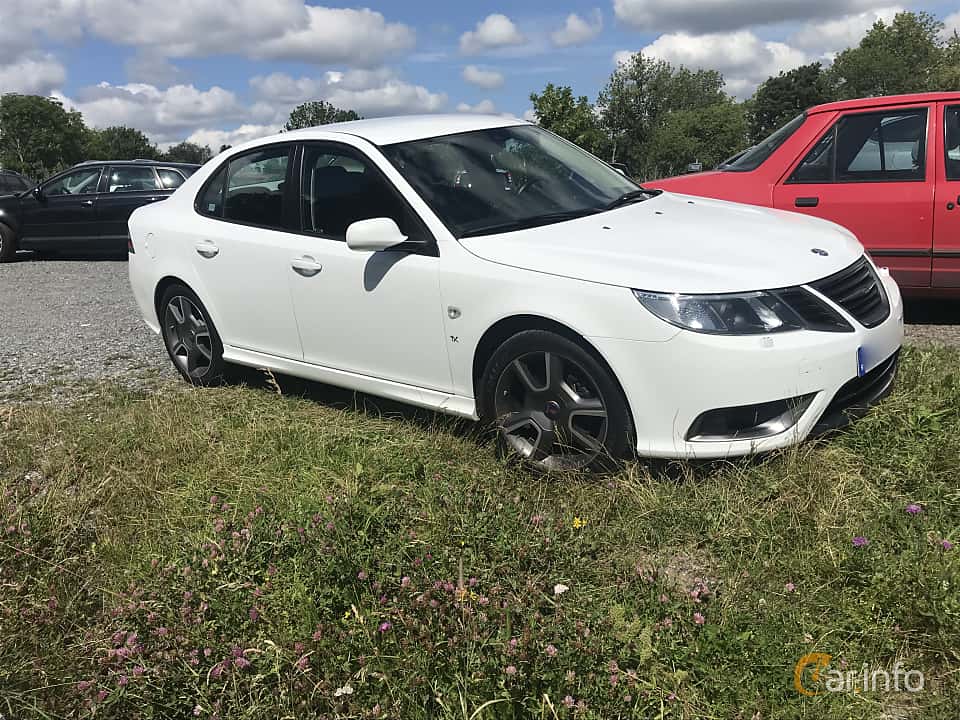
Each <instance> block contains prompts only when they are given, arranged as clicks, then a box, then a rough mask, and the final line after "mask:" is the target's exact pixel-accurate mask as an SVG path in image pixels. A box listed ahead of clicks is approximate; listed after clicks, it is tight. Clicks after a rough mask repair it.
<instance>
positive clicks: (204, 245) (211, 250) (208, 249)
mask: <svg viewBox="0 0 960 720" xmlns="http://www.w3.org/2000/svg"><path fill="white" fill-rule="evenodd" d="M193 247H194V249H195V250H196V251H197V254H198V255H200V256H201V257H205V258H207V260H209V259H210V258H214V257H216V256H217V255H218V254H219V253H220V248H218V247H217V246H216V245H214V244H213V243H212V242H210V241H209V240H201V241H200V242H198V243H197V244H196V245H194V246H193Z"/></svg>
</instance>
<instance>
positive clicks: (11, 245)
mask: <svg viewBox="0 0 960 720" xmlns="http://www.w3.org/2000/svg"><path fill="white" fill-rule="evenodd" d="M16 256H17V234H16V233H15V232H14V231H13V229H12V228H10V227H9V226H7V225H4V224H2V223H0V262H11V261H12V260H13V259H14V258H15V257H16Z"/></svg>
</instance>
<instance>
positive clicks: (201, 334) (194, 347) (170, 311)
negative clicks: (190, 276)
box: [157, 285, 225, 387]
mask: <svg viewBox="0 0 960 720" xmlns="http://www.w3.org/2000/svg"><path fill="white" fill-rule="evenodd" d="M157 317H158V319H159V320H160V333H161V335H162V336H163V344H164V345H165V346H166V348H167V354H168V355H169V356H170V361H171V362H172V363H173V366H174V367H175V368H176V369H177V372H179V373H180V375H181V376H182V377H183V379H184V380H186V381H187V382H188V383H190V384H191V385H200V386H203V387H208V386H212V385H220V384H222V383H223V381H224V367H225V365H224V361H223V343H222V342H221V341H220V335H219V334H218V333H217V329H216V327H214V324H213V321H212V320H211V319H210V313H208V312H207V309H206V308H205V307H204V306H203V303H202V302H200V298H198V297H197V294H196V293H195V292H193V290H191V289H190V288H188V287H187V286H186V285H171V286H170V287H168V288H167V290H166V292H164V293H163V297H162V298H161V299H160V304H159V305H158V306H157Z"/></svg>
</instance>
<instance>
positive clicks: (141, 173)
mask: <svg viewBox="0 0 960 720" xmlns="http://www.w3.org/2000/svg"><path fill="white" fill-rule="evenodd" d="M159 189H160V183H159V182H158V180H157V175H156V173H154V171H153V168H152V167H143V166H138V165H119V166H114V167H112V168H110V175H109V176H108V177H107V192H109V193H125V192H149V191H152V190H159Z"/></svg>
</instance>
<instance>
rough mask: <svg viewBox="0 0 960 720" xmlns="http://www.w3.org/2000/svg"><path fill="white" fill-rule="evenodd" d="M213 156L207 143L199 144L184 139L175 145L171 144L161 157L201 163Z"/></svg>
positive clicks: (170, 160) (168, 159)
mask: <svg viewBox="0 0 960 720" xmlns="http://www.w3.org/2000/svg"><path fill="white" fill-rule="evenodd" d="M212 157H213V151H212V150H211V149H210V146H209V145H204V146H202V147H201V146H200V145H197V144H196V143H192V142H187V141H186V140H184V141H183V142H181V143H177V144H176V145H171V146H170V147H169V148H168V149H167V151H166V152H165V153H164V154H163V159H164V160H167V161H168V162H182V163H196V164H197V165H202V164H203V163H205V162H206V161H207V160H209V159H210V158H212Z"/></svg>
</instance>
